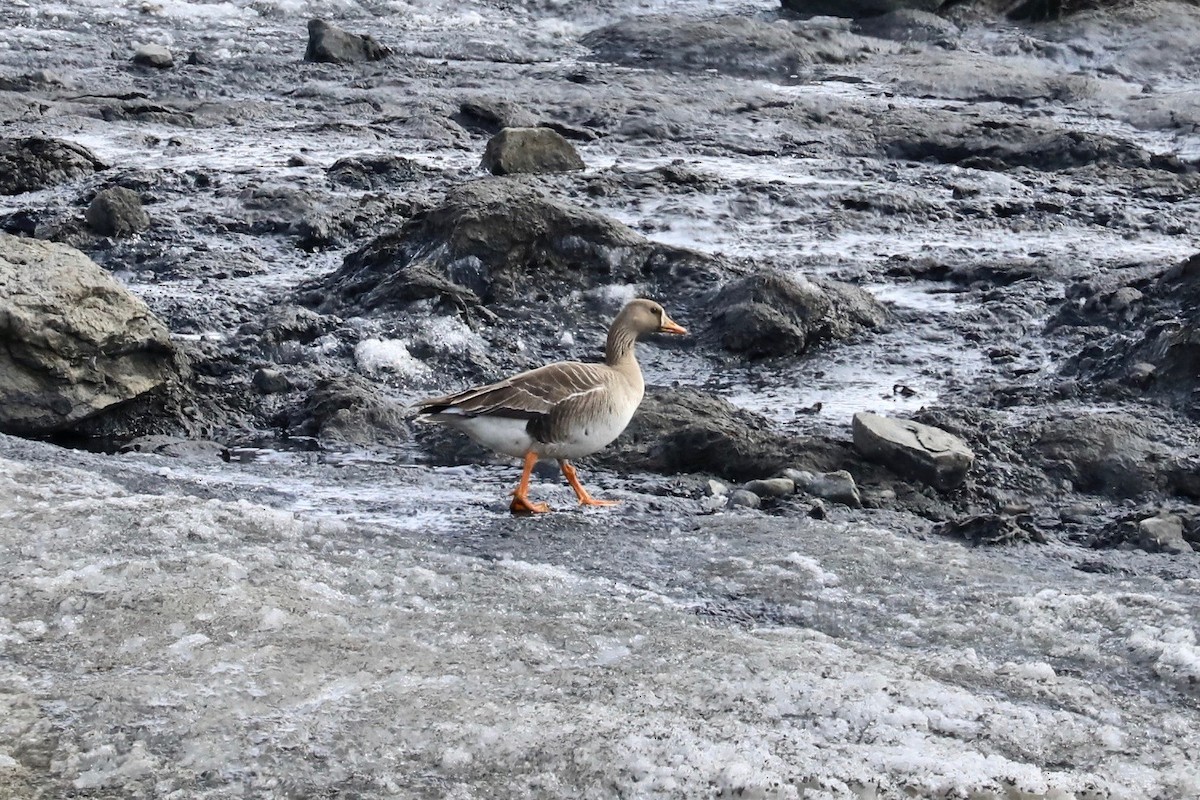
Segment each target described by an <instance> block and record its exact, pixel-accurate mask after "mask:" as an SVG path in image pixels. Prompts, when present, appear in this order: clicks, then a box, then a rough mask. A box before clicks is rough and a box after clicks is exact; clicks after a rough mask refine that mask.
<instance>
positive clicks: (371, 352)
mask: <svg viewBox="0 0 1200 800" xmlns="http://www.w3.org/2000/svg"><path fill="white" fill-rule="evenodd" d="M354 361H355V363H356V364H358V368H359V369H361V370H362V371H363V372H366V373H368V374H370V375H379V374H381V373H387V372H390V373H393V374H396V375H423V374H425V373H426V372H428V371H429V368H428V367H426V366H425V364H424V362H422V361H420V360H419V359H416V358H414V357H413V355H412V353H410V352H408V344H407V342H405V341H404V340H402V339H364V340H363V341H361V342H359V343H358V345H357V346H355V348H354Z"/></svg>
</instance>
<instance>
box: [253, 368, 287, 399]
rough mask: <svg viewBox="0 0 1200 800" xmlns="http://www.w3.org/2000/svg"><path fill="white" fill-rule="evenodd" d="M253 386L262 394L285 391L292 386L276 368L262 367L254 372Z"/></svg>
mask: <svg viewBox="0 0 1200 800" xmlns="http://www.w3.org/2000/svg"><path fill="white" fill-rule="evenodd" d="M253 381H254V388H255V389H258V390H259V391H260V392H262V393H263V394H276V393H278V392H286V391H287V390H288V389H290V388H291V387H292V385H291V382H290V381H289V380H288V379H287V376H286V375H284V374H283V373H282V372H280V371H279V370H277V369H269V368H266V367H264V368H262V369H259V370H257V371H256V372H255V373H254V378H253Z"/></svg>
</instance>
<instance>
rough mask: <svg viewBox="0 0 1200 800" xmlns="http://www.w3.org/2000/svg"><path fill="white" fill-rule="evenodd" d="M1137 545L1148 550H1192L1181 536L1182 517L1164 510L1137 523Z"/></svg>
mask: <svg viewBox="0 0 1200 800" xmlns="http://www.w3.org/2000/svg"><path fill="white" fill-rule="evenodd" d="M1138 545H1139V546H1141V547H1142V548H1143V549H1145V550H1149V551H1150V552H1162V553H1191V552H1192V546H1191V545H1190V544H1188V542H1187V540H1186V539H1184V538H1183V519H1182V518H1180V517H1179V516H1178V515H1177V514H1168V513H1166V512H1162V513H1159V514H1158V515H1157V516H1154V517H1150V518H1149V519H1144V520H1142V521H1141V522H1139V523H1138Z"/></svg>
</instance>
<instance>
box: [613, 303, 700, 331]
mask: <svg viewBox="0 0 1200 800" xmlns="http://www.w3.org/2000/svg"><path fill="white" fill-rule="evenodd" d="M613 327H614V328H623V329H625V330H628V331H630V332H632V333H634V334H635V335H637V336H640V335H642V334H645V333H673V334H676V335H682V334H685V333H687V328H685V327H683V326H682V325H680V324H679V323H677V322H675V321H674V320H673V319H671V318H670V317H669V316H667V312H666V310H665V309H663V307H662V306H661V305H659V304H658V303H656V302H654V301H653V300H646V299H645V298H641V297H639V298H638V299H636V300H630V301H629V302H628V303H626V304H625V307H624V308H623V309H621V313H620V314H618V315H617V318H616V319H615V320H613Z"/></svg>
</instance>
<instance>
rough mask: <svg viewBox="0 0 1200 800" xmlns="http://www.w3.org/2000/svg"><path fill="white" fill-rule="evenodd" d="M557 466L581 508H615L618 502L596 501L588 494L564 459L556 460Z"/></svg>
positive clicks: (569, 463)
mask: <svg viewBox="0 0 1200 800" xmlns="http://www.w3.org/2000/svg"><path fill="white" fill-rule="evenodd" d="M558 465H559V466H560V467H562V472H563V475H565V476H566V478H567V483H569V484H571V488H572V489H574V490H575V496H576V497H578V498H579V505H581V506H615V505H616V504H617V503H619V502H621V501H620V500H597V499H596V498H594V497H592V496H591V495H590V494H588V490H587V489H585V488H583V484H582V483H580V482H579V476H578V475H576V474H575V468H574V467H572V466H571V462H569V461H567V460H566V459H565V458H560V459H559V460H558Z"/></svg>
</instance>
